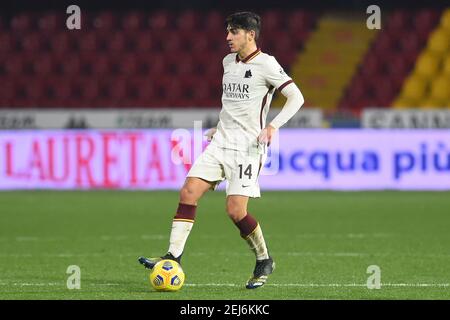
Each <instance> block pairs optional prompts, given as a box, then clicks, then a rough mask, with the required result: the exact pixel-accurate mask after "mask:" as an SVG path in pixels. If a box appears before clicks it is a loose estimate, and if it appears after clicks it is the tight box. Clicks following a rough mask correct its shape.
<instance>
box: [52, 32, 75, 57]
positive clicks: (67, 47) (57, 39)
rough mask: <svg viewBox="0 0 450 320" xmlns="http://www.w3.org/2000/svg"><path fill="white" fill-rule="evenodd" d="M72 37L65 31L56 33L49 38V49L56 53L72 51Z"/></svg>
mask: <svg viewBox="0 0 450 320" xmlns="http://www.w3.org/2000/svg"><path fill="white" fill-rule="evenodd" d="M72 39H73V37H72V36H71V35H70V34H69V33H68V32H66V31H63V32H60V33H57V34H55V35H53V36H52V37H51V38H50V39H49V47H50V50H51V51H52V52H53V53H56V54H65V53H67V52H72V51H73V48H74V43H73V41H72Z"/></svg>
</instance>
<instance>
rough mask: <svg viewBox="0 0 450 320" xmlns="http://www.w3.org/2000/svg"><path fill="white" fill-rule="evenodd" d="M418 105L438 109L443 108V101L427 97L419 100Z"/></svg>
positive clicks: (423, 107)
mask: <svg viewBox="0 0 450 320" xmlns="http://www.w3.org/2000/svg"><path fill="white" fill-rule="evenodd" d="M419 106H420V107H421V108H422V109H438V108H439V109H440V108H445V103H443V102H441V101H439V100H436V99H433V98H428V99H425V100H422V101H420V102H419Z"/></svg>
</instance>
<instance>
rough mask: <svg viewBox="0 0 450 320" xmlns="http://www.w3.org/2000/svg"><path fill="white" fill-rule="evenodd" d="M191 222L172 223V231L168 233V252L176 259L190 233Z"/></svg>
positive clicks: (175, 221)
mask: <svg viewBox="0 0 450 320" xmlns="http://www.w3.org/2000/svg"><path fill="white" fill-rule="evenodd" d="M193 224H194V223H193V222H187V221H177V220H174V221H173V222H172V231H171V233H170V245H169V250H168V251H169V252H170V253H171V254H172V255H173V256H174V257H175V258H178V257H179V256H180V255H181V254H182V253H183V250H184V245H185V244H186V240H187V238H188V236H189V233H190V232H191V229H192V225H193Z"/></svg>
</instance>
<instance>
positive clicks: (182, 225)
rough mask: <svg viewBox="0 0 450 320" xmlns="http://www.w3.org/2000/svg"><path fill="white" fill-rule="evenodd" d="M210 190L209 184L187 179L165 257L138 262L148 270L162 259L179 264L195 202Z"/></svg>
mask: <svg viewBox="0 0 450 320" xmlns="http://www.w3.org/2000/svg"><path fill="white" fill-rule="evenodd" d="M209 189H211V183H210V182H208V181H205V180H203V179H200V178H196V177H187V178H186V180H185V182H184V185H183V187H182V188H181V190H180V202H179V203H178V208H177V212H176V214H175V217H174V218H173V221H172V229H171V232H170V238H169V249H168V251H167V253H166V255H164V256H162V257H155V258H145V257H139V259H138V261H139V262H140V263H141V264H142V265H144V266H145V267H146V268H148V269H152V268H153V266H154V265H155V264H156V263H157V262H158V261H161V260H162V259H171V260H175V261H177V262H178V263H180V262H181V255H182V254H183V250H184V246H185V244H186V241H187V238H188V237H189V234H190V232H191V229H192V226H193V224H194V221H195V213H196V210H197V202H198V200H199V199H200V198H201V197H202V196H203V194H204V193H205V192H206V191H208V190H209Z"/></svg>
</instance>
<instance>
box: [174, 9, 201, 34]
mask: <svg viewBox="0 0 450 320" xmlns="http://www.w3.org/2000/svg"><path fill="white" fill-rule="evenodd" d="M199 20H200V18H199V14H198V13H197V12H195V11H193V10H186V11H183V12H181V13H179V14H178V15H177V16H176V18H175V25H176V27H177V28H178V29H179V30H184V31H190V32H198V31H199Z"/></svg>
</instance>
